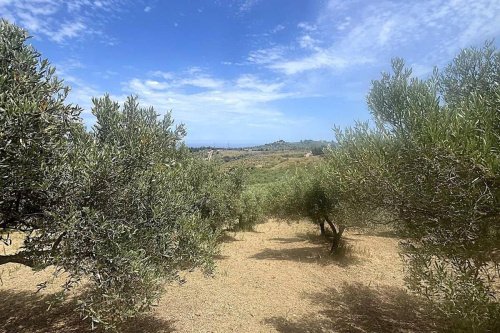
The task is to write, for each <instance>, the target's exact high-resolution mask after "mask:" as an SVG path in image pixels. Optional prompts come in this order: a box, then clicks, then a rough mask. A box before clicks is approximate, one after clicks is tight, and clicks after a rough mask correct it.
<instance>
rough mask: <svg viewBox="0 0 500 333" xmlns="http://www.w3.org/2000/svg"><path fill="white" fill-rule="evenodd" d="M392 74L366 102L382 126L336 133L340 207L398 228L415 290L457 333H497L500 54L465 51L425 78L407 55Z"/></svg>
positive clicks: (333, 159)
mask: <svg viewBox="0 0 500 333" xmlns="http://www.w3.org/2000/svg"><path fill="white" fill-rule="evenodd" d="M393 71H394V73H393V74H383V75H382V79H380V80H378V81H374V82H373V84H372V89H371V91H370V94H369V96H368V105H369V107H370V109H371V111H372V114H373V117H374V119H375V125H376V126H375V128H370V127H369V126H368V125H366V124H365V125H358V126H357V127H355V128H353V129H348V130H347V131H343V132H342V131H339V132H338V133H337V141H338V142H337V147H336V148H335V149H333V150H332V151H331V152H330V153H329V156H328V157H327V160H328V163H329V165H330V169H331V170H334V176H335V179H339V177H340V179H341V181H340V184H341V187H342V188H343V189H344V190H341V193H342V194H343V197H342V198H341V200H340V201H341V205H345V206H346V207H350V210H351V211H352V210H356V209H358V208H357V206H358V205H361V207H363V206H364V207H373V208H377V209H381V210H382V211H383V212H384V213H385V214H386V215H388V216H389V217H390V218H391V219H394V220H395V221H396V222H397V223H396V225H397V227H398V228H399V230H400V231H401V235H402V236H403V237H405V239H406V241H405V242H404V243H403V244H402V245H403V246H402V248H403V255H404V258H405V260H406V262H407V264H408V270H407V273H408V274H407V282H408V285H409V287H410V288H411V289H413V290H415V291H417V292H419V293H421V294H423V295H425V296H427V297H429V298H430V299H432V300H435V301H436V302H437V303H436V304H437V305H438V308H440V309H441V310H442V311H443V312H444V314H446V315H447V316H448V317H449V318H450V319H452V328H451V329H453V330H462V331H475V332H483V331H495V330H498V328H499V316H498V314H499V313H500V311H499V309H500V307H499V303H498V300H497V298H496V297H497V291H495V287H494V286H495V283H496V281H498V277H499V270H498V257H496V255H495V253H497V251H498V248H499V245H500V243H499V240H500V237H499V235H500V229H499V227H500V223H499V222H500V187H499V184H500V172H499V171H500V136H499V133H500V112H499V110H500V85H499V82H500V54H499V53H498V52H497V51H496V50H495V49H494V47H492V45H491V44H487V45H486V46H485V47H484V48H483V49H467V50H464V51H462V53H460V55H459V56H458V57H457V58H455V59H454V61H453V62H452V63H451V64H450V65H449V66H448V67H447V68H445V70H444V71H443V72H442V73H440V72H439V71H437V70H435V72H434V74H433V76H432V77H431V78H430V79H428V80H420V79H417V78H412V77H411V70H410V69H407V68H405V66H404V63H403V61H402V60H400V59H396V60H394V61H393ZM346 166H349V167H347V168H346ZM346 187H347V188H349V189H350V190H348V191H345V188H346ZM353 189H354V191H353Z"/></svg>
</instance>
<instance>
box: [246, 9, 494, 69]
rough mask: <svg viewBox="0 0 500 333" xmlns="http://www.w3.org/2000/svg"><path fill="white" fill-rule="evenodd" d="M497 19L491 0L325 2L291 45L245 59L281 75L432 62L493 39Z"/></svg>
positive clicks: (270, 49)
mask: <svg viewBox="0 0 500 333" xmlns="http://www.w3.org/2000/svg"><path fill="white" fill-rule="evenodd" d="M498 17H500V2H499V1H497V0H477V1H468V0H453V1H450V0H427V1H414V2H407V3H402V2H400V1H384V2H377V3H373V2H363V3H361V1H354V2H346V1H338V0H330V1H329V2H328V3H327V4H326V5H325V7H324V8H323V9H322V10H321V11H320V13H319V15H318V17H317V19H316V20H315V21H314V22H301V23H299V24H298V25H297V28H298V30H299V35H298V37H297V39H296V42H295V43H294V44H288V45H279V44H278V45H274V46H273V47H271V48H268V49H257V50H255V51H252V52H250V54H249V56H248V58H247V60H248V61H250V62H252V63H254V64H256V65H263V66H266V67H267V68H269V69H272V70H274V71H277V72H279V73H282V74H285V75H297V74H301V73H306V72H309V71H316V70H321V69H327V70H329V71H340V70H345V69H348V68H352V67H354V66H360V65H366V64H376V63H377V62H380V61H384V62H387V61H388V59H389V58H391V57H393V56H405V55H406V54H407V55H409V57H410V58H411V57H419V58H420V60H424V61H426V62H434V64H438V63H436V62H438V61H445V62H447V61H448V60H449V59H450V58H451V57H452V56H453V55H454V54H455V53H456V52H457V51H458V50H459V49H460V48H464V47H468V46H470V45H471V44H477V43H482V42H483V41H484V39H487V38H494V37H497V36H498V35H499V34H500V20H498ZM433 43H434V44H433ZM299 51H300V52H299ZM417 53H418V55H417ZM413 61H415V60H413ZM419 66H424V65H422V64H421V65H419ZM425 66H429V65H428V64H427V65H425Z"/></svg>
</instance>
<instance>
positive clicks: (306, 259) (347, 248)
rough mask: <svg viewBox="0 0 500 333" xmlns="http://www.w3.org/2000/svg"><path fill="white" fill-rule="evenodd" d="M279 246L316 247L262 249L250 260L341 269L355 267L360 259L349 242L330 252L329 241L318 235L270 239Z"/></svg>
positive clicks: (344, 242)
mask: <svg viewBox="0 0 500 333" xmlns="http://www.w3.org/2000/svg"><path fill="white" fill-rule="evenodd" d="M271 240H272V241H274V242H277V243H280V244H292V243H299V242H300V243H310V244H313V245H316V246H304V247H294V248H285V249H269V248H267V249H264V250H263V251H261V252H259V253H257V254H254V255H253V256H251V257H250V258H252V259H258V260H286V261H296V262H301V263H314V264H320V265H332V264H334V265H339V266H342V267H346V266H350V265H356V264H359V263H360V262H362V259H361V258H360V257H358V256H357V255H356V251H355V249H354V247H353V246H351V245H350V244H349V241H348V240H346V241H343V242H342V243H341V246H340V247H339V249H338V250H337V251H336V252H335V253H331V252H330V246H331V240H330V239H328V238H326V237H324V236H319V235H312V234H304V235H298V236H297V237H290V238H272V239H271Z"/></svg>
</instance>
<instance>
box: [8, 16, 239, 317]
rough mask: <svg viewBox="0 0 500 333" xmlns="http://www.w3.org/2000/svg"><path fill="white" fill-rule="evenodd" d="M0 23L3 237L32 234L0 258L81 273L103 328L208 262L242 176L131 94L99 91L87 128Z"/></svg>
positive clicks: (92, 312)
mask: <svg viewBox="0 0 500 333" xmlns="http://www.w3.org/2000/svg"><path fill="white" fill-rule="evenodd" d="M54 72H55V69H54V68H53V67H51V66H50V65H49V63H48V61H47V60H42V59H40V55H39V54H38V53H37V52H36V51H35V50H34V49H33V48H32V47H31V46H29V45H28V44H27V35H26V33H25V32H24V31H23V30H21V29H20V28H18V27H16V26H14V25H11V24H9V23H7V22H5V21H2V22H1V23H0V91H1V93H0V152H1V154H0V192H1V199H0V200H1V201H0V225H1V227H2V230H3V233H1V234H0V235H1V237H2V238H1V240H2V241H3V242H4V243H6V244H7V245H9V244H10V238H9V237H10V235H11V234H12V233H13V232H21V233H23V234H24V236H23V237H24V244H23V246H22V248H21V251H19V252H18V253H16V254H13V255H4V256H0V264H5V263H9V262H16V263H22V264H25V265H29V266H32V267H35V268H44V267H47V266H50V265H54V266H55V267H56V270H57V271H58V272H61V271H64V272H66V274H67V275H68V279H67V283H66V288H65V290H64V291H67V290H69V289H71V288H72V287H73V286H75V285H77V284H79V283H80V282H81V283H82V284H83V285H84V286H85V287H86V288H87V292H85V293H82V294H81V295H80V297H79V298H80V299H79V300H80V302H79V306H80V307H81V310H82V312H83V313H84V314H85V315H86V316H88V317H89V318H91V319H92V321H93V323H101V324H104V325H105V326H106V327H114V326H115V325H116V324H117V323H119V322H121V321H123V320H124V319H126V318H128V317H131V316H134V315H136V314H137V313H138V312H142V311H144V310H146V309H148V308H149V307H150V306H151V305H152V304H153V302H154V301H155V300H156V299H157V298H158V296H159V294H160V292H161V291H162V289H163V283H164V282H165V281H166V280H168V279H172V278H174V277H175V276H176V272H177V271H178V270H179V269H185V268H191V267H197V266H202V267H205V268H207V269H210V267H211V265H212V255H213V254H214V253H215V252H216V250H217V246H216V245H217V238H218V236H219V235H220V232H221V230H222V229H223V228H225V227H231V226H232V225H234V224H235V223H237V222H238V217H239V215H240V210H241V209H243V208H242V204H241V203H240V201H239V200H240V198H241V196H242V189H243V184H242V176H241V173H239V172H236V171H226V172H222V171H221V170H220V169H219V168H218V167H217V165H215V164H214V163H208V162H205V161H202V160H200V159H196V158H194V157H193V156H192V155H191V154H190V153H189V152H188V149H187V148H185V147H184V146H183V144H182V141H181V140H182V138H183V136H184V135H185V130H184V127H183V126H177V127H175V128H173V121H172V119H171V116H170V114H167V115H166V116H165V117H164V118H163V119H159V118H158V115H157V114H156V112H155V110H154V109H153V108H151V107H150V108H143V107H140V106H139V105H138V103H137V99H136V98H135V97H129V98H128V99H127V101H126V102H125V103H124V104H123V105H122V106H121V105H119V104H118V103H116V102H114V101H112V100H111V98H110V97H109V96H104V97H103V98H97V99H94V100H93V108H92V113H93V114H94V116H95V117H96V123H95V125H94V127H93V128H92V130H91V131H90V132H87V131H86V130H85V129H84V127H83V126H82V124H81V121H80V119H79V112H80V109H79V108H78V107H76V106H73V105H71V104H65V102H64V99H65V97H66V96H67V93H68V88H67V87H65V86H63V84H62V82H61V81H59V80H58V79H57V78H56V77H55V76H54Z"/></svg>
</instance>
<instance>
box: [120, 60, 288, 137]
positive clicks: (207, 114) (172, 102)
mask: <svg viewBox="0 0 500 333" xmlns="http://www.w3.org/2000/svg"><path fill="white" fill-rule="evenodd" d="M189 72H191V74H189ZM154 76H155V77H157V78H161V79H160V80H157V79H155V80H153V79H150V78H134V79H131V80H129V81H127V82H125V83H124V84H123V85H124V90H123V91H124V93H126V94H137V95H138V96H140V99H141V101H142V102H143V103H144V104H146V105H153V106H155V107H156V109H157V111H160V110H170V109H173V110H174V111H175V117H176V119H178V120H180V121H182V122H186V123H188V124H189V125H190V127H193V126H194V127H195V128H196V126H198V125H197V124H209V123H218V122H220V120H221V119H224V123H225V124H231V123H238V124H240V125H242V124H247V125H248V124H249V123H250V122H252V123H254V124H255V125H256V126H261V127H262V126H266V127H273V126H283V125H284V124H287V123H290V122H293V121H292V120H290V119H289V118H288V117H286V116H285V115H284V114H283V113H282V112H279V111H277V110H275V109H273V108H272V107H270V106H269V103H270V102H273V101H278V100H283V99H287V98H293V97H295V96H296V95H295V94H294V93H291V92H287V91H285V90H284V88H285V84H284V83H283V82H268V81H263V80H261V79H259V78H258V77H257V76H255V75H250V74H245V75H240V76H239V77H237V78H236V79H234V80H221V79H215V78H213V77H211V76H209V75H208V74H206V73H204V72H203V71H202V70H200V69H198V68H194V69H190V70H188V71H184V72H180V73H178V74H177V75H174V74H171V73H169V74H168V75H165V76H163V72H161V71H157V72H154ZM164 77H166V78H164ZM192 86H196V87H198V88H201V90H196V91H194V92H193V91H192V90H190V87H192ZM122 98H123V97H122Z"/></svg>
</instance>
